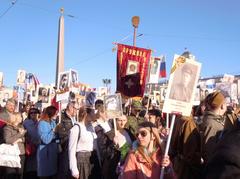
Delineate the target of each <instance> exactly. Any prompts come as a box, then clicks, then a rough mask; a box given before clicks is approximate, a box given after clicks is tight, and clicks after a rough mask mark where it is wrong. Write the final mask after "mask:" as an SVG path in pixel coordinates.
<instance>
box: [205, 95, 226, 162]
mask: <svg viewBox="0 0 240 179" xmlns="http://www.w3.org/2000/svg"><path fill="white" fill-rule="evenodd" d="M205 104H206V109H205V112H204V114H203V123H202V125H201V128H202V130H203V135H202V157H203V160H204V164H207V163H208V161H209V159H210V157H211V156H212V155H213V154H214V152H215V148H216V146H217V144H218V142H219V140H220V138H221V135H222V131H223V129H224V117H223V116H224V113H225V112H226V109H227V105H226V101H225V97H224V95H223V94H222V93H221V92H219V91H216V92H213V93H210V94H209V95H208V96H207V97H206V99H205Z"/></svg>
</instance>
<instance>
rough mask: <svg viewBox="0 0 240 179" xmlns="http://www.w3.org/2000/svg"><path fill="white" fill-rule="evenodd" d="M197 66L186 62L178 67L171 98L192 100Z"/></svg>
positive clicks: (184, 100) (185, 100)
mask: <svg viewBox="0 0 240 179" xmlns="http://www.w3.org/2000/svg"><path fill="white" fill-rule="evenodd" d="M196 71H197V67H195V66H194V65H192V64H190V63H184V64H183V65H182V66H180V67H178V68H177V70H176V72H175V75H174V80H173V81H174V83H173V84H172V87H171V91H170V95H169V99H173V100H178V101H183V102H190V100H191V97H192V93H193V87H194V86H193V84H194V81H195V78H196Z"/></svg>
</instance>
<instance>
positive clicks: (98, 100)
mask: <svg viewBox="0 0 240 179" xmlns="http://www.w3.org/2000/svg"><path fill="white" fill-rule="evenodd" d="M102 106H103V100H101V99H97V100H96V101H95V109H96V110H98V108H100V107H102Z"/></svg>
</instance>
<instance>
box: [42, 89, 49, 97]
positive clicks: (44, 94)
mask: <svg viewBox="0 0 240 179" xmlns="http://www.w3.org/2000/svg"><path fill="white" fill-rule="evenodd" d="M47 95H48V90H47V89H46V88H42V96H47Z"/></svg>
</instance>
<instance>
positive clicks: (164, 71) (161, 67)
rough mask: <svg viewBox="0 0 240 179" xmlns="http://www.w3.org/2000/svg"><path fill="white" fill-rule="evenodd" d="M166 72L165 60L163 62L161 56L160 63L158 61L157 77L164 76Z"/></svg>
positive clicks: (163, 58)
mask: <svg viewBox="0 0 240 179" xmlns="http://www.w3.org/2000/svg"><path fill="white" fill-rule="evenodd" d="M166 77H167V73H166V62H165V57H164V56H163V57H162V60H161V63H160V73H159V78H166Z"/></svg>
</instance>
